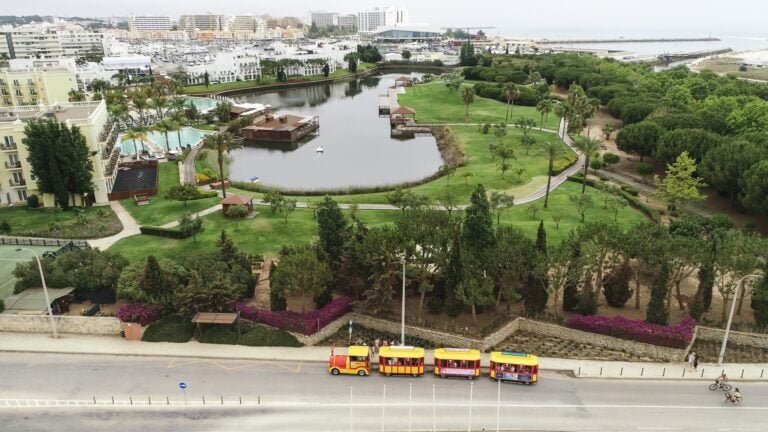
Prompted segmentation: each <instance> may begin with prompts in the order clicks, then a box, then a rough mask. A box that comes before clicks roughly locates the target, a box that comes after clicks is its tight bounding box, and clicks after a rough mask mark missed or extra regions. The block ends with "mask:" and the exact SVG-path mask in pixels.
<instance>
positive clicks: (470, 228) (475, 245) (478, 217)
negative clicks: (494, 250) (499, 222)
mask: <svg viewBox="0 0 768 432" xmlns="http://www.w3.org/2000/svg"><path fill="white" fill-rule="evenodd" d="M469 201H470V204H469V207H467V209H466V211H465V212H464V215H465V216H464V226H463V227H462V233H461V235H462V243H463V244H464V245H465V246H466V247H467V249H469V250H470V251H471V252H472V253H476V254H481V252H484V251H488V250H489V249H490V248H491V247H492V246H493V245H494V242H495V237H494V234H493V217H491V207H490V205H489V203H488V197H487V196H486V195H485V188H484V187H483V185H481V184H479V185H477V186H476V187H475V190H474V191H472V196H471V197H470V198H469Z"/></svg>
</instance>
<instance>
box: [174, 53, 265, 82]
mask: <svg viewBox="0 0 768 432" xmlns="http://www.w3.org/2000/svg"><path fill="white" fill-rule="evenodd" d="M184 70H185V72H187V75H188V76H189V83H190V84H204V83H205V74H206V72H207V73H208V80H209V82H211V83H228V82H234V81H252V80H256V79H258V78H259V77H260V76H261V63H260V56H259V53H258V52H256V51H254V50H237V51H231V52H219V53H217V54H216V57H214V58H213V61H211V62H208V63H204V64H195V65H191V66H187V67H185V68H184Z"/></svg>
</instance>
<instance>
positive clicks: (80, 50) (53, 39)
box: [0, 25, 104, 59]
mask: <svg viewBox="0 0 768 432" xmlns="http://www.w3.org/2000/svg"><path fill="white" fill-rule="evenodd" d="M103 37H104V35H102V34H101V33H94V32H88V31H72V30H67V31H53V30H51V29H50V28H47V27H43V26H33V25H28V26H21V27H17V28H15V29H13V30H8V31H3V32H0V54H3V53H4V54H6V55H7V56H8V57H9V58H12V59H17V58H18V59H43V58H59V57H82V56H84V55H85V54H87V53H89V52H92V51H93V50H96V51H98V52H99V53H101V54H103V53H104V44H103Z"/></svg>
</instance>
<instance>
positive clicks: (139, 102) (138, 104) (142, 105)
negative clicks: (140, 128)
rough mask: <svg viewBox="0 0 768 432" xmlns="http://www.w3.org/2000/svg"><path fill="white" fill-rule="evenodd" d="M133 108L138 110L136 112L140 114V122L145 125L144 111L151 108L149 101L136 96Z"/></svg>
mask: <svg viewBox="0 0 768 432" xmlns="http://www.w3.org/2000/svg"><path fill="white" fill-rule="evenodd" d="M133 106H134V108H136V111H138V112H139V120H140V122H141V124H142V125H143V124H144V123H145V121H144V110H145V109H147V108H149V104H148V103H147V99H146V98H145V97H144V96H140V95H138V94H137V95H135V96H134V97H133Z"/></svg>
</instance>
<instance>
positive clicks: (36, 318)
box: [0, 314, 120, 335]
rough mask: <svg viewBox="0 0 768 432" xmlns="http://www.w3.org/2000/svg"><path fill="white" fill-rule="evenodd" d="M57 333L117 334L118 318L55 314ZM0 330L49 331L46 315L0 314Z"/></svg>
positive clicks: (49, 325)
mask: <svg viewBox="0 0 768 432" xmlns="http://www.w3.org/2000/svg"><path fill="white" fill-rule="evenodd" d="M54 320H55V322H56V329H57V330H58V331H59V333H74V334H86V335H119V334H120V320H118V319H117V318H114V317H81V316H61V315H59V316H55V317H54ZM0 331H9V332H24V333H50V332H51V324H50V321H49V318H48V316H47V315H12V314H0Z"/></svg>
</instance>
